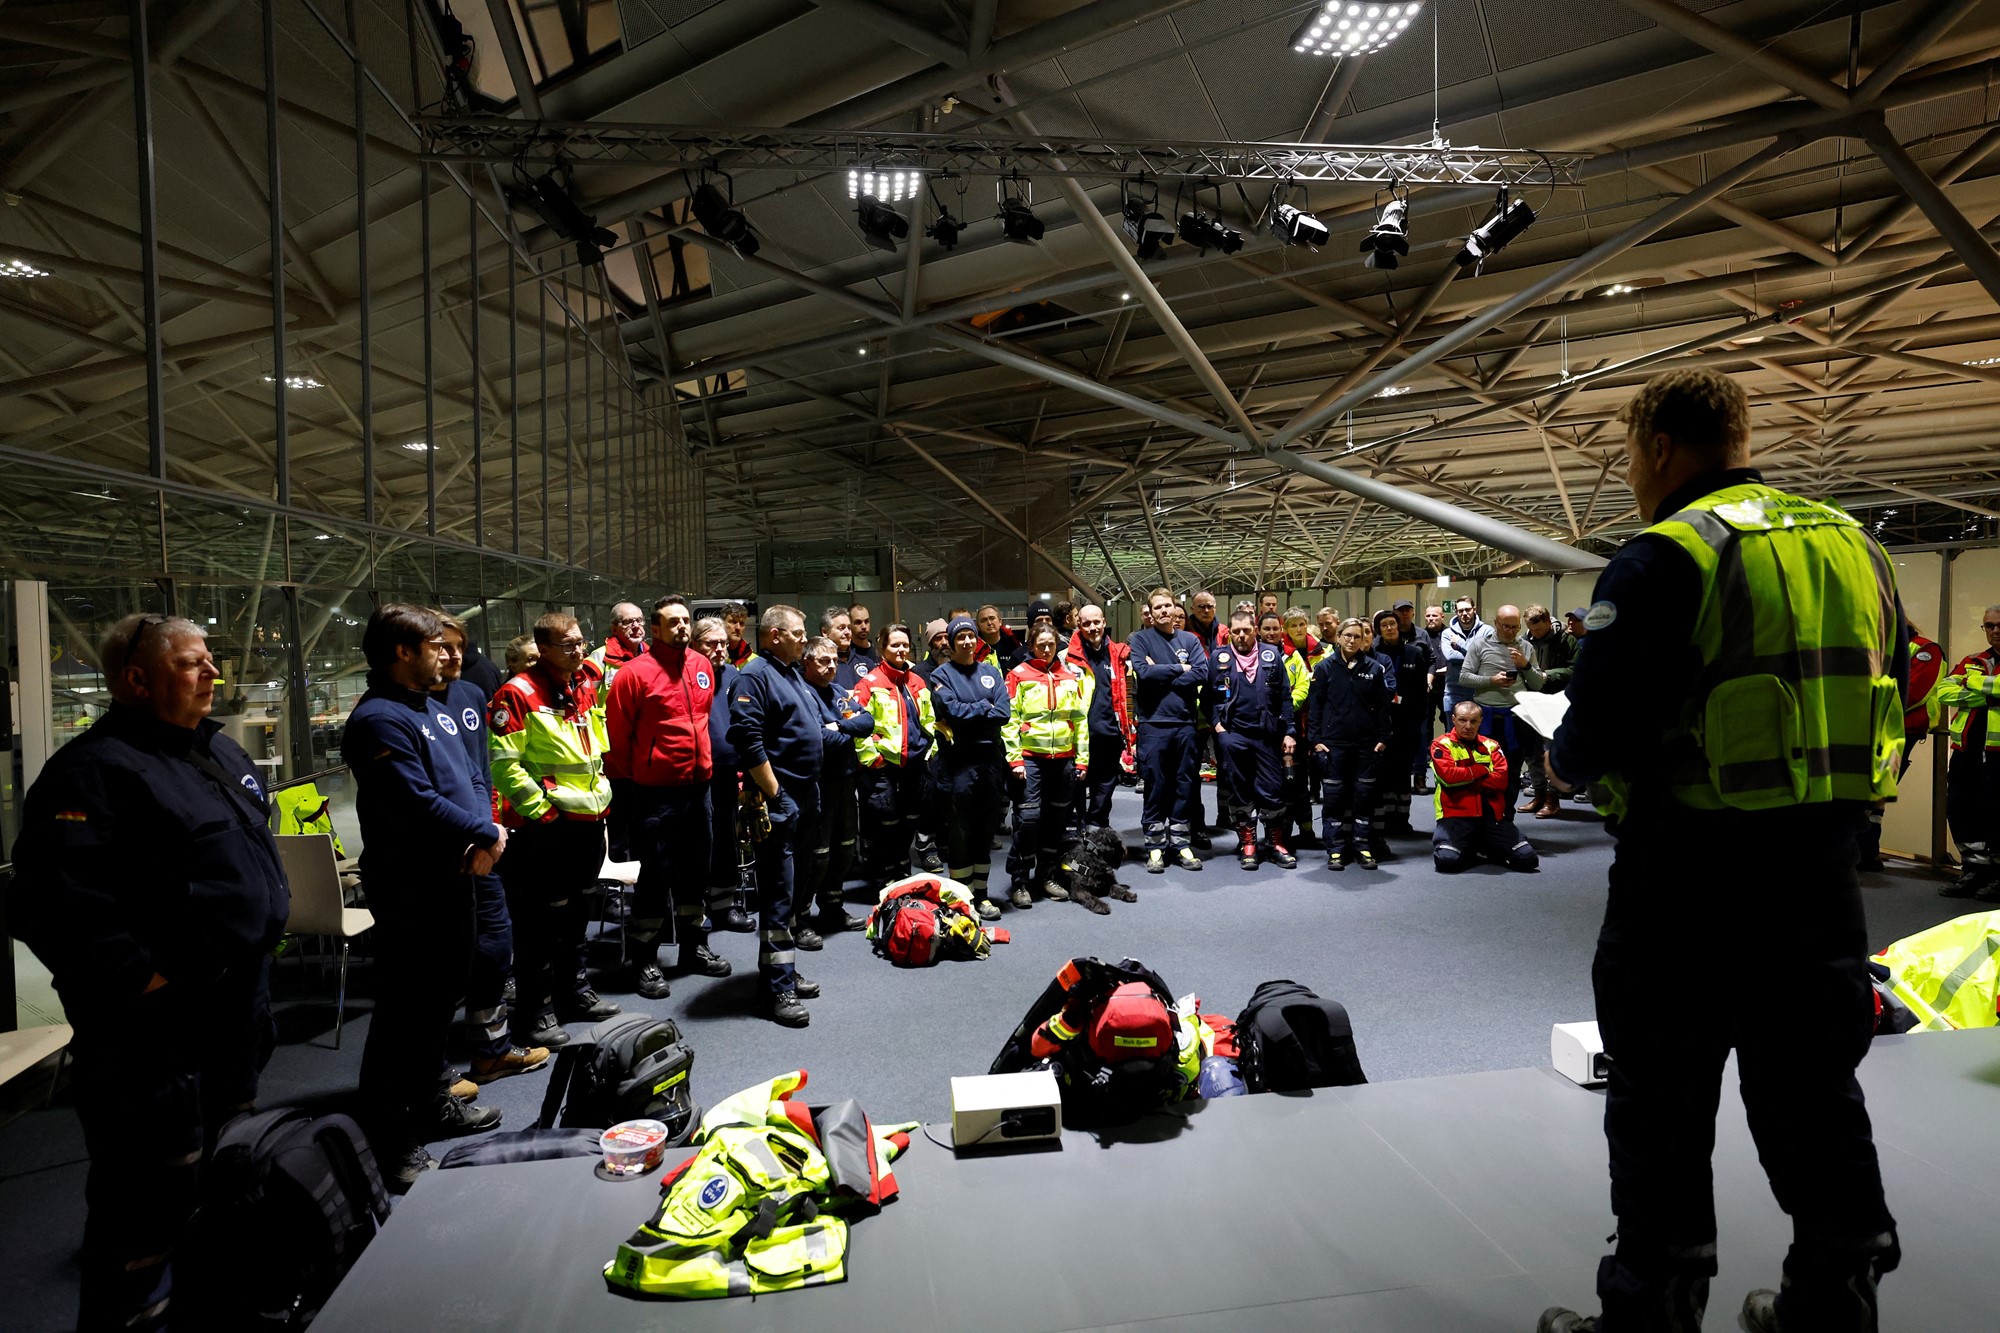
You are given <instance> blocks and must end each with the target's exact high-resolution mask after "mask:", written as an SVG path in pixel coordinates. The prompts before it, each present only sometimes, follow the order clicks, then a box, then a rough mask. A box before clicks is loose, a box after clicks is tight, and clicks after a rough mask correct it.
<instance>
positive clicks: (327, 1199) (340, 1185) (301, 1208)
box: [174, 1106, 389, 1328]
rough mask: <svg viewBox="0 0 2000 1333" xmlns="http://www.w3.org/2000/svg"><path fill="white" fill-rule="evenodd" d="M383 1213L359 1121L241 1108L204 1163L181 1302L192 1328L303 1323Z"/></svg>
mask: <svg viewBox="0 0 2000 1333" xmlns="http://www.w3.org/2000/svg"><path fill="white" fill-rule="evenodd" d="M388 1217H389V1196H388V1194H387V1192H386V1191H385V1190H384V1189H383V1188H382V1176H381V1174H380V1172H378V1171H377V1170H376V1169H375V1154H374V1153H373V1152H372V1151H370V1149H369V1147H368V1141H367V1139H365V1138H364V1137H362V1134H361V1130H360V1128H359V1126H357V1125H356V1124H355V1123H354V1121H352V1120H351V1119H349V1118H348V1117H346V1116H344V1115H326V1116H320V1117H318V1118H317V1119H315V1118H313V1117H312V1116H309V1115H308V1114H307V1113H306V1112H305V1111H303V1110H301V1109H299V1108H298V1107H295V1106H285V1107H279V1108H277V1109H275V1110H270V1111H261V1112H256V1113H252V1114H247V1115H240V1116H238V1117H236V1119H234V1120H232V1121H230V1122H229V1124H227V1125H225V1126H224V1127H223V1130H222V1134H221V1136H220V1137H219V1138H218V1139H217V1141H216V1145H215V1153H214V1156H213V1158H212V1159H211V1161H210V1164H209V1165H208V1167H207V1168H206V1169H205V1171H204V1179H203V1188H202V1202H201V1206H200V1209H199V1210H198V1211H197V1213H196V1214H195V1218H194V1222H193V1225H192V1227H191V1229H190V1235H189V1238H188V1243H187V1245H186V1247H185V1249H184V1252H183V1253H184V1261H183V1262H182V1263H181V1264H180V1265H179V1268H180V1272H179V1273H177V1274H176V1276H177V1278H181V1279H182V1280H181V1281H178V1282H177V1283H176V1290H175V1292H174V1306H175V1308H176V1309H177V1310H179V1309H182V1308H183V1307H186V1308H188V1309H190V1310H192V1311H193V1313H194V1318H192V1319H190V1320H189V1324H190V1326H191V1327H209V1328H243V1327H257V1326H261V1325H268V1326H272V1327H279V1328H303V1327H305V1325H306V1324H308V1323H310V1322H311V1321H312V1319H313V1317H314V1316H315V1315H317V1314H318V1313H319V1309H320V1306H322V1305H323V1304H325V1303H326V1300H327V1298H328V1297H329V1296H331V1295H332V1294H333V1289H334V1287H335V1286H336V1285H338V1283H339V1282H340V1280H341V1278H343V1277H345V1276H346V1275H347V1271H348V1270H349V1269H350V1268H352V1267H354V1262H355V1260H356V1259H358V1258H360V1256H361V1252H362V1251H363V1250H365V1249H367V1248H368V1242H369V1241H371V1240H373V1239H374V1238H375V1233H376V1231H377V1230H378V1229H379V1228H380V1227H381V1225H382V1223H383V1222H385V1221H386V1220H388Z"/></svg>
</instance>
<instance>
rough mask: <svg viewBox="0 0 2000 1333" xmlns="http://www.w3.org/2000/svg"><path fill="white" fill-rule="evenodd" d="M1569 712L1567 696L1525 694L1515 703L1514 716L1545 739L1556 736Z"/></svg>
mask: <svg viewBox="0 0 2000 1333" xmlns="http://www.w3.org/2000/svg"><path fill="white" fill-rule="evenodd" d="M1567 712H1569V696H1568V695H1567V694H1523V695H1522V696H1520V697H1519V698H1518V699H1516V700H1515V701H1514V716H1515V717H1518V718H1520V719H1521V720H1522V721H1523V722H1525V723H1527V724H1528V725H1529V726H1531V727H1533V728H1534V729H1535V730H1536V732H1537V733H1539V734H1540V735H1542V736H1544V737H1552V736H1554V735H1555V734H1556V728H1557V727H1559V726H1561V725H1562V720H1563V714H1565V713H1567Z"/></svg>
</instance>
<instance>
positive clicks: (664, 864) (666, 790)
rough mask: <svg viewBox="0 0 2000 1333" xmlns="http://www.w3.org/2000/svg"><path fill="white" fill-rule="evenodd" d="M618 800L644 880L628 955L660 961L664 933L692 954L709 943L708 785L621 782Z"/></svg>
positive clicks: (637, 889) (637, 890)
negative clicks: (624, 813) (658, 950)
mask: <svg viewBox="0 0 2000 1333" xmlns="http://www.w3.org/2000/svg"><path fill="white" fill-rule="evenodd" d="M615 800H617V801H620V802H625V803H626V805H627V810H626V815H625V821H626V827H627V829H628V830H629V833H628V836H629V838H630V839H631V848H632V854H633V856H634V857H636V858H637V860H638V862H639V882H638V883H637V884H636V885H634V886H633V889H632V919H631V922H630V923H629V924H628V925H627V926H626V928H625V949H626V960H627V961H628V962H632V963H637V964H645V963H650V962H653V961H655V958H656V951H657V949H658V946H659V941H660V940H661V938H662V937H664V938H665V939H666V940H667V941H668V942H670V943H678V944H679V945H680V946H681V949H682V950H683V951H684V952H689V953H691V952H692V951H693V950H694V949H696V948H698V947H700V946H701V945H703V944H706V943H708V925H707V921H708V918H707V915H706V913H707V904H708V880H709V870H710V866H709V860H710V857H709V839H710V837H712V836H713V833H712V825H711V820H710V814H709V805H708V802H709V784H708V783H706V782H694V783H686V784H683V785H681V786H674V787H648V786H644V785H642V784H640V783H637V782H621V783H619V784H618V792H617V795H616V797H615ZM731 845H732V846H733V845H734V844H733V843H732V844H731ZM512 854H513V853H511V852H509V853H508V855H510V856H511V855H512Z"/></svg>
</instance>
